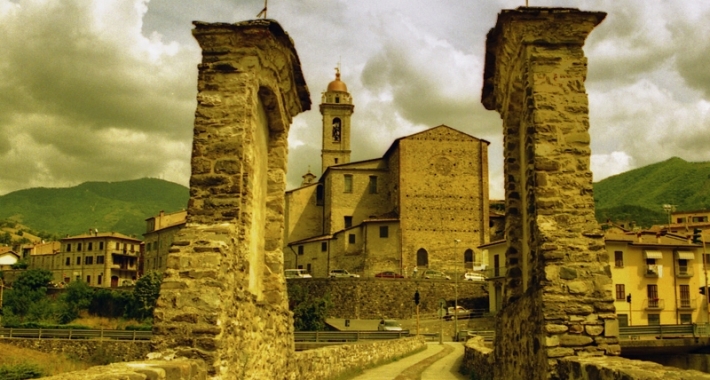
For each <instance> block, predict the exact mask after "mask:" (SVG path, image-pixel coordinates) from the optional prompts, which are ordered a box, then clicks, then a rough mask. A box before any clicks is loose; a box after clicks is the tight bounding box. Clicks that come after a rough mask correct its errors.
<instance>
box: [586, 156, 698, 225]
mask: <svg viewBox="0 0 710 380" xmlns="http://www.w3.org/2000/svg"><path fill="white" fill-rule="evenodd" d="M594 200H595V204H596V210H597V220H599V221H600V222H603V221H605V220H606V219H607V218H610V219H612V220H615V221H619V220H626V221H630V220H634V221H636V222H637V223H638V224H640V225H642V226H650V225H651V224H659V223H665V222H667V220H668V216H667V214H666V213H665V211H664V210H663V205H664V204H672V205H675V206H676V210H679V211H690V210H700V209H708V208H710V162H687V161H684V160H682V159H680V158H677V157H673V158H671V159H668V160H666V161H662V162H659V163H656V164H652V165H648V166H644V167H642V168H638V169H634V170H631V171H628V172H626V173H622V174H618V175H616V176H613V177H609V178H607V179H604V180H603V181H600V182H598V183H596V184H594Z"/></svg>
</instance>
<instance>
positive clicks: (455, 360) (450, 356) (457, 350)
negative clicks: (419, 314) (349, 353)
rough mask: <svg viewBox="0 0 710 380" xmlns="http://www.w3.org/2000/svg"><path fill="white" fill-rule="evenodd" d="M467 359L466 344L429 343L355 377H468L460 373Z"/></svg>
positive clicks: (444, 379)
mask: <svg viewBox="0 0 710 380" xmlns="http://www.w3.org/2000/svg"><path fill="white" fill-rule="evenodd" d="M462 359H463V344H461V343H456V342H445V343H444V344H443V345H441V344H439V343H438V342H437V343H433V342H432V343H427V349H426V350H424V351H422V352H419V353H417V354H414V355H411V356H407V357H406V358H403V359H400V360H398V361H395V362H392V363H389V364H385V365H381V366H379V367H375V368H370V369H368V370H365V371H364V372H363V373H362V374H361V375H359V376H357V377H354V378H353V379H352V380H394V379H397V380H410V379H411V380H414V379H417V378H418V377H417V376H419V375H420V374H421V380H464V379H466V377H465V376H463V375H461V374H460V373H458V368H459V366H460V365H461V360H462Z"/></svg>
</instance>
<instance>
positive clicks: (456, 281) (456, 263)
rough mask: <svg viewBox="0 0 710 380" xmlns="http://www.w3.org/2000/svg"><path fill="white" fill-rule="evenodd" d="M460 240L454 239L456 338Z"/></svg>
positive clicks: (457, 332)
mask: <svg viewBox="0 0 710 380" xmlns="http://www.w3.org/2000/svg"><path fill="white" fill-rule="evenodd" d="M460 241H461V240H459V239H454V279H455V284H454V295H455V297H454V340H457V339H458V338H459V265H458V261H457V260H456V258H457V255H458V248H459V242H460Z"/></svg>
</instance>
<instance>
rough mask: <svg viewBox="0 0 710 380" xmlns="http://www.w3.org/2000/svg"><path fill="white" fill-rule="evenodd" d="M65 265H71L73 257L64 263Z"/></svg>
mask: <svg viewBox="0 0 710 380" xmlns="http://www.w3.org/2000/svg"><path fill="white" fill-rule="evenodd" d="M64 265H66V266H69V265H71V257H67V259H66V260H65V261H64Z"/></svg>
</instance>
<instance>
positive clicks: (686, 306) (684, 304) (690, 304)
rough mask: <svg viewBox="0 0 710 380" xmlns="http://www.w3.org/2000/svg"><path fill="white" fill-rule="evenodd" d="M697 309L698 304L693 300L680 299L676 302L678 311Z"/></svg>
mask: <svg viewBox="0 0 710 380" xmlns="http://www.w3.org/2000/svg"><path fill="white" fill-rule="evenodd" d="M697 307H698V302H697V299H695V298H681V299H679V300H678V306H677V308H678V309H683V310H695V309H696V308H697Z"/></svg>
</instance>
